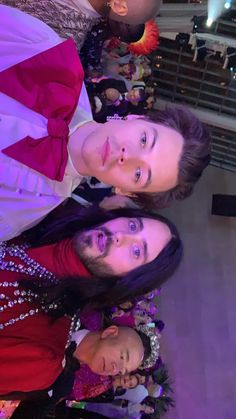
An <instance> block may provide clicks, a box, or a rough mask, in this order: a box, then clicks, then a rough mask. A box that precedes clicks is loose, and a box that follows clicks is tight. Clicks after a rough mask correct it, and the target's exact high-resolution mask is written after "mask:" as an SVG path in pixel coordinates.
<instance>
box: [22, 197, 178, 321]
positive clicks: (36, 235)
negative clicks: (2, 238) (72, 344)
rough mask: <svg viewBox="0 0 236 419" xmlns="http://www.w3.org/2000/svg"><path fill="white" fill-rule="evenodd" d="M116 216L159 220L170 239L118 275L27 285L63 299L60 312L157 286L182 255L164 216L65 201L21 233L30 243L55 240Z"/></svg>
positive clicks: (130, 297)
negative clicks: (147, 258)
mask: <svg viewBox="0 0 236 419" xmlns="http://www.w3.org/2000/svg"><path fill="white" fill-rule="evenodd" d="M118 217H127V218H132V217H135V218H136V217H145V218H152V219H156V220H159V221H161V222H163V223H164V224H166V225H167V226H168V227H169V229H170V231H171V240H170V241H169V243H168V244H167V245H166V247H165V248H164V249H163V250H162V251H161V252H160V253H159V255H158V256H157V257H156V258H155V259H154V260H153V261H152V262H150V263H147V264H145V265H142V266H140V267H138V268H136V269H134V270H132V271H130V272H128V273H127V274H126V275H124V276H122V277H117V276H116V277H112V278H98V277H95V276H93V278H92V279H91V278H90V279H87V278H83V277H79V276H76V277H65V278H61V279H60V280H59V282H58V284H57V285H52V286H50V287H47V288H44V287H42V286H39V285H37V284H39V281H38V280H37V281H29V285H28V286H29V287H30V288H31V289H34V290H35V291H36V292H37V293H38V294H40V293H41V294H42V293H43V294H44V299H45V300H46V301H48V302H52V301H57V300H61V299H63V303H62V312H68V313H70V314H71V313H72V312H74V311H75V310H76V309H78V308H80V307H81V306H84V305H90V307H91V308H105V307H111V306H115V305H118V304H121V303H124V302H125V301H127V300H133V299H134V298H136V297H138V296H140V295H143V294H146V293H147V292H149V291H151V290H152V289H154V288H159V287H161V286H162V285H163V283H164V282H165V281H166V280H167V279H168V278H169V277H170V276H171V275H172V274H173V273H174V272H175V270H176V268H177V267H178V265H179V263H180V260H181V258H182V253H183V246H182V242H181V240H180V237H179V233H178V231H177V229H176V227H175V226H174V224H172V223H171V222H170V221H169V220H168V219H166V218H165V217H163V216H161V215H157V214H154V213H150V212H146V211H144V210H141V209H131V208H120V209H115V210H112V211H104V210H102V209H100V208H98V207H95V206H93V207H91V208H85V207H80V206H78V204H74V205H73V204H72V205H69V206H68V208H66V207H65V208H63V209H62V210H60V211H59V212H58V213H57V216H54V217H52V216H50V217H49V218H48V220H46V221H43V222H42V223H41V225H39V226H37V227H36V228H34V229H32V230H29V231H28V232H26V234H25V238H26V240H27V242H29V243H30V245H31V246H32V247H38V246H42V245H45V244H50V243H55V242H59V241H60V240H63V239H65V238H72V237H73V236H74V235H75V233H76V232H78V231H81V230H86V229H89V228H92V227H94V226H97V225H99V224H102V223H105V222H106V221H109V220H113V219H115V218H118Z"/></svg>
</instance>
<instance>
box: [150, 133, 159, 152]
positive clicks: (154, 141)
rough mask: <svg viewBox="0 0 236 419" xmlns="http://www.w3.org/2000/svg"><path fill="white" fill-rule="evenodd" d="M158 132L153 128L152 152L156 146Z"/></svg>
mask: <svg viewBox="0 0 236 419" xmlns="http://www.w3.org/2000/svg"><path fill="white" fill-rule="evenodd" d="M157 135H158V134H157V130H156V128H153V139H152V144H151V147H150V150H152V149H153V147H154V146H155V144H156V141H157Z"/></svg>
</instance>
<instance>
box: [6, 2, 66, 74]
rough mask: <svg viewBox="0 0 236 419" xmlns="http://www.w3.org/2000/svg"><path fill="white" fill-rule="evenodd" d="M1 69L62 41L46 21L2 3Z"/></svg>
mask: <svg viewBox="0 0 236 419" xmlns="http://www.w3.org/2000/svg"><path fill="white" fill-rule="evenodd" d="M0 16H1V25H0V54H1V67H0V70H3V69H5V68H8V67H10V66H12V65H14V64H16V63H18V62H21V61H23V60H25V59H27V58H29V57H31V56H33V55H36V54H38V53H39V52H42V51H45V50H47V49H49V48H51V47H53V46H55V45H57V44H58V43H60V42H61V39H60V37H59V36H58V35H57V34H56V32H54V31H53V30H52V29H51V28H50V27H49V26H48V25H46V24H45V23H44V22H42V21H40V20H39V19H36V18H35V17H33V16H30V15H28V14H26V13H24V12H21V11H20V10H18V9H14V8H11V7H8V6H4V5H0Z"/></svg>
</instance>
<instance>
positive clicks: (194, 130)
mask: <svg viewBox="0 0 236 419" xmlns="http://www.w3.org/2000/svg"><path fill="white" fill-rule="evenodd" d="M145 119H147V120H149V121H151V122H156V123H157V124H161V125H164V126H166V127H169V128H172V129H174V130H175V131H177V132H178V133H179V134H181V135H182V136H183V139H184V145H183V151H182V154H181V157H180V161H179V174H178V184H177V185H176V186H175V187H174V188H172V189H169V190H168V191H165V192H153V193H147V192H145V193H144V192H141V193H137V194H136V197H135V198H134V199H135V200H136V201H137V202H139V203H141V204H142V205H144V206H145V207H149V208H155V207H156V208H164V207H166V206H168V205H169V204H170V203H171V202H172V201H173V200H182V199H185V198H187V197H188V196H190V195H191V193H192V192H193V188H194V184H195V183H196V182H197V181H198V180H199V179H200V177H201V175H202V172H203V170H204V169H205V168H206V167H207V165H208V164H209V162H210V135H209V132H208V130H207V128H206V126H205V125H204V124H203V123H202V122H201V121H200V120H199V119H198V118H197V117H196V116H195V115H194V114H193V113H192V112H190V111H189V110H188V109H186V108H184V107H166V109H165V110H163V111H159V110H158V111H157V110H155V111H154V110H152V111H150V112H148V113H147V114H146V115H145Z"/></svg>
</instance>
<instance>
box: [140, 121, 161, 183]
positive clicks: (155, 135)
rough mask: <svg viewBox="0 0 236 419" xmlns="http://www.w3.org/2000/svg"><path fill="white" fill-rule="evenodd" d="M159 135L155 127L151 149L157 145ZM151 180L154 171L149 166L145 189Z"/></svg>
mask: <svg viewBox="0 0 236 419" xmlns="http://www.w3.org/2000/svg"><path fill="white" fill-rule="evenodd" d="M157 136H158V134H157V130H156V128H153V139H152V144H151V146H150V150H152V149H153V148H154V147H155V144H156V142H157ZM151 182H152V171H151V169H150V168H149V169H148V175H147V180H146V182H145V184H144V185H143V189H146V188H147V187H148V186H149V185H150V183H151Z"/></svg>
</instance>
